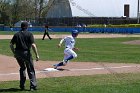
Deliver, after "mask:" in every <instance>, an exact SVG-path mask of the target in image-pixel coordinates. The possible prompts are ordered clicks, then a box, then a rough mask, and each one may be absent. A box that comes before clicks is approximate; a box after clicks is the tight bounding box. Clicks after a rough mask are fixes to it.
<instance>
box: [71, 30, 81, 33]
mask: <svg viewBox="0 0 140 93" xmlns="http://www.w3.org/2000/svg"><path fill="white" fill-rule="evenodd" d="M71 33H72V34H78V33H79V32H78V30H72V32H71Z"/></svg>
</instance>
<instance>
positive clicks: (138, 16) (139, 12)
mask: <svg viewBox="0 0 140 93" xmlns="http://www.w3.org/2000/svg"><path fill="white" fill-rule="evenodd" d="M137 19H138V20H137V23H138V24H139V21H140V11H139V0H138V11H137Z"/></svg>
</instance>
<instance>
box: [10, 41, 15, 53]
mask: <svg viewBox="0 0 140 93" xmlns="http://www.w3.org/2000/svg"><path fill="white" fill-rule="evenodd" d="M10 49H11V50H12V53H13V54H14V55H15V48H14V45H13V44H12V43H10Z"/></svg>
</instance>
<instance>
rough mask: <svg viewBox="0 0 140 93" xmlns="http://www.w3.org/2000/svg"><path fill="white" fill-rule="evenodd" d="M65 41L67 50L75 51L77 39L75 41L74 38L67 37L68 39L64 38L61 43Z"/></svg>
mask: <svg viewBox="0 0 140 93" xmlns="http://www.w3.org/2000/svg"><path fill="white" fill-rule="evenodd" d="M63 41H64V42H65V47H66V48H70V49H73V48H74V45H75V39H74V37H72V36H67V37H65V38H63V39H62V40H61V41H60V43H62V42H63Z"/></svg>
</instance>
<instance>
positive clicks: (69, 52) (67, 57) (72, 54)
mask: <svg viewBox="0 0 140 93" xmlns="http://www.w3.org/2000/svg"><path fill="white" fill-rule="evenodd" d="M64 53H65V54H66V55H65V57H64V59H63V62H64V63H65V64H67V62H68V61H69V60H72V59H74V58H76V57H77V54H76V53H75V52H74V51H73V50H72V49H66V50H65V51H64Z"/></svg>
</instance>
